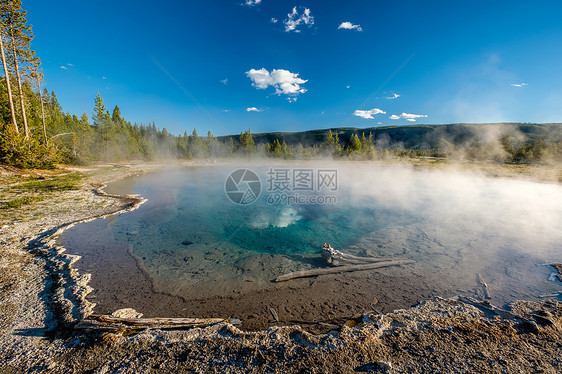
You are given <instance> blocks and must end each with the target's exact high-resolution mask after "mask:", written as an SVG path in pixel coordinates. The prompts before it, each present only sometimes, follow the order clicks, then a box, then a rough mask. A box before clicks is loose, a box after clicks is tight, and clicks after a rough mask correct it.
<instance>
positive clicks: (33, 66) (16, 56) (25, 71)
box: [0, 0, 39, 139]
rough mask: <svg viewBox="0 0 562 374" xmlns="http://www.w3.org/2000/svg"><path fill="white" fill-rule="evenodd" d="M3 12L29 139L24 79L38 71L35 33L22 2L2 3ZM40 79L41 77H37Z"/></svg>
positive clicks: (25, 128) (5, 31)
mask: <svg viewBox="0 0 562 374" xmlns="http://www.w3.org/2000/svg"><path fill="white" fill-rule="evenodd" d="M2 3H3V4H2V5H3V6H2V12H1V14H0V17H1V20H2V23H1V26H2V29H3V31H4V33H5V34H6V35H7V37H8V46H9V48H8V49H9V51H10V53H11V56H10V63H11V65H12V66H11V68H12V70H13V72H14V74H15V76H16V79H17V83H18V96H19V102H20V108H21V115H22V120H23V126H24V132H25V137H26V139H27V138H29V126H28V123H27V114H26V110H25V99H24V91H23V88H22V77H25V76H27V77H28V78H31V77H32V76H33V75H34V72H35V71H36V70H37V69H38V66H39V59H38V58H37V57H36V56H35V52H33V51H32V50H31V41H32V40H33V32H32V31H31V26H29V25H27V19H26V17H27V12H26V11H24V10H22V8H21V1H20V0H10V1H2ZM36 77H39V75H36Z"/></svg>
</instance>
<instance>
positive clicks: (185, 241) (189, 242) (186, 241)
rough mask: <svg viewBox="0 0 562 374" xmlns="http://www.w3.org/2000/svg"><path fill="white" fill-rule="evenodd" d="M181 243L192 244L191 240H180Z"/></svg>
mask: <svg viewBox="0 0 562 374" xmlns="http://www.w3.org/2000/svg"><path fill="white" fill-rule="evenodd" d="M181 244H183V245H186V246H187V245H192V244H193V242H192V241H191V240H184V241H183V242H181Z"/></svg>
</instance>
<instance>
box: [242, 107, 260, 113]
mask: <svg viewBox="0 0 562 374" xmlns="http://www.w3.org/2000/svg"><path fill="white" fill-rule="evenodd" d="M261 111H262V109H258V108H256V107H255V106H252V107H249V108H246V112H258V113H259V112H261Z"/></svg>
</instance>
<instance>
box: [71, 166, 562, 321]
mask: <svg viewBox="0 0 562 374" xmlns="http://www.w3.org/2000/svg"><path fill="white" fill-rule="evenodd" d="M236 170H239V171H238V172H235V171H236ZM240 170H241V171H240ZM233 172H234V173H233ZM107 190H108V192H111V193H119V194H126V193H130V194H139V195H141V196H142V197H145V198H147V199H148V202H146V203H145V204H144V205H142V206H141V207H140V208H139V209H137V210H135V211H133V212H130V213H126V214H121V215H117V216H112V217H109V218H107V219H104V220H96V221H93V222H90V223H84V224H81V225H78V226H76V227H74V228H72V229H70V230H67V231H66V232H65V234H64V235H63V236H62V237H61V243H62V245H64V246H65V247H66V248H67V249H68V252H69V253H72V254H78V255H80V256H82V258H81V260H80V261H78V262H77V264H76V266H77V267H78V269H79V271H81V272H86V273H91V274H92V281H91V285H92V286H93V287H94V289H95V291H94V292H92V294H90V296H89V299H90V300H91V301H93V302H95V303H96V304H97V307H96V308H97V311H99V312H111V311H113V310H115V309H117V308H121V307H133V308H135V309H137V310H139V311H141V312H145V314H147V315H152V316H206V317H210V316H221V315H225V314H226V316H233V317H237V318H241V319H243V320H244V319H245V320H246V321H247V323H248V325H247V326H250V327H252V326H254V327H257V326H259V327H263V326H266V325H267V324H268V323H273V322H277V321H273V320H272V316H271V315H270V314H269V310H270V309H271V308H274V309H275V310H278V311H279V313H278V315H279V317H278V318H279V320H280V321H282V322H283V321H284V322H290V321H303V320H316V321H318V320H336V319H338V318H346V317H350V316H351V315H352V314H353V313H357V312H363V311H365V310H367V309H376V310H381V311H385V310H389V309H393V308H402V307H408V306H410V305H412V304H415V303H417V302H419V301H421V300H423V299H425V298H428V297H431V296H443V297H451V296H454V295H457V294H462V295H465V296H474V295H477V296H482V295H479V293H481V290H480V288H479V287H480V285H479V284H478V281H477V277H478V276H480V277H481V278H482V279H483V280H484V281H485V282H486V283H487V284H488V287H489V291H490V293H491V296H492V302H493V303H494V304H500V305H501V304H503V303H506V302H509V301H513V300H516V299H536V298H537V297H539V296H540V295H542V294H548V293H553V292H558V291H560V282H559V281H556V280H553V277H551V276H550V275H551V273H552V272H553V269H552V268H551V267H550V266H548V264H550V263H553V262H562V244H561V243H562V187H561V186H559V185H554V184H541V183H536V182H531V181H525V180H519V179H501V178H488V177H484V176H482V175H478V174H473V173H467V172H456V171H450V170H447V171H445V170H416V169H413V168H410V167H400V166H385V165H378V164H360V163H353V162H322V163H320V162H310V163H306V162H305V163H279V164H271V165H270V164H257V163H256V164H252V163H250V164H237V165H233V164H221V165H208V166H194V167H186V168H173V169H169V170H164V171H161V172H158V173H153V174H147V175H144V176H141V177H136V178H129V179H125V180H122V181H119V182H116V183H113V184H111V185H110V186H109V187H108V189H107ZM325 242H326V243H330V244H331V245H332V247H334V248H336V249H338V250H341V251H343V252H346V253H349V254H353V255H356V256H375V257H377V256H378V257H400V258H406V259H411V260H415V261H416V262H415V263H414V264H411V265H404V266H400V267H392V268H385V269H377V270H368V271H359V272H353V273H345V274H334V275H326V276H320V277H317V278H308V279H300V280H294V281H290V282H286V283H275V282H273V280H274V279H275V278H276V277H277V276H280V275H282V274H285V273H288V272H292V271H296V270H305V269H313V268H318V267H325V265H324V264H323V263H322V260H321V258H320V249H321V247H322V244H323V243H325ZM549 278H550V280H549ZM252 321H254V322H253V324H252Z"/></svg>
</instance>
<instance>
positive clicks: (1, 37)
mask: <svg viewBox="0 0 562 374" xmlns="http://www.w3.org/2000/svg"><path fill="white" fill-rule="evenodd" d="M12 8H13V4H12V3H11V2H10V1H6V0H1V1H0V52H1V53H0V55H1V57H2V66H3V67H4V78H5V79H6V88H7V90H8V101H9V103H10V111H11V114H12V123H13V124H14V130H15V132H16V134H19V129H18V123H17V121H16V111H15V109H14V99H13V96H12V88H11V84H10V74H9V73H8V62H7V60H6V53H5V50H6V46H5V44H4V41H5V40H7V36H8V33H7V25H6V22H5V18H6V16H7V15H8V14H10V13H11V12H12Z"/></svg>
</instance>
